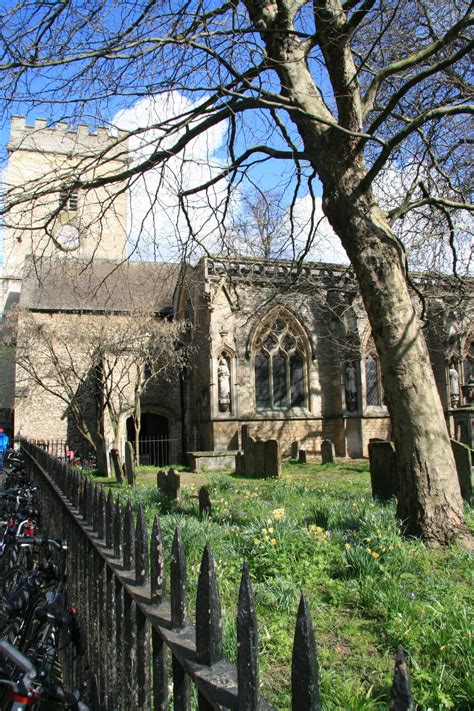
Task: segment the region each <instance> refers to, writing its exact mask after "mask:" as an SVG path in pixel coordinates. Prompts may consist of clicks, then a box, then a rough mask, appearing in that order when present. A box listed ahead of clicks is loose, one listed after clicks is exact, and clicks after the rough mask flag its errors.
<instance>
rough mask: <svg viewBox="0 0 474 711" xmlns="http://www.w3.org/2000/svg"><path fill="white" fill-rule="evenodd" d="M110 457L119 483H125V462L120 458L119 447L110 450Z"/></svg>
mask: <svg viewBox="0 0 474 711" xmlns="http://www.w3.org/2000/svg"><path fill="white" fill-rule="evenodd" d="M110 457H111V459H112V466H113V468H114V473H115V478H116V479H117V482H118V483H119V484H123V479H124V471H123V464H122V462H121V460H120V453H119V451H118V449H112V450H110Z"/></svg>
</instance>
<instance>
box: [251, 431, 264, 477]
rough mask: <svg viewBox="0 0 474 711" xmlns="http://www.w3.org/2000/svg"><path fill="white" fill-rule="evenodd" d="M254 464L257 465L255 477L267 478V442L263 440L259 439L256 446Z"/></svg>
mask: <svg viewBox="0 0 474 711" xmlns="http://www.w3.org/2000/svg"><path fill="white" fill-rule="evenodd" d="M254 452H255V456H254V463H255V472H254V474H255V476H256V477H257V479H264V478H265V442H264V441H263V439H257V441H256V442H255V445H254Z"/></svg>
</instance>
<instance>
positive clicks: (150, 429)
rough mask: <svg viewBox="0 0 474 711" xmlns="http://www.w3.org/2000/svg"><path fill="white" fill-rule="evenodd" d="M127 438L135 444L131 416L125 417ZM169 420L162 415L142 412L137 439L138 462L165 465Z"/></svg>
mask: <svg viewBox="0 0 474 711" xmlns="http://www.w3.org/2000/svg"><path fill="white" fill-rule="evenodd" d="M127 440H128V441H129V442H131V443H132V444H133V445H134V446H135V425H134V423H133V417H129V418H128V419H127ZM169 444H170V440H169V422H168V418H167V417H165V416H164V415H158V414H157V413H155V412H143V413H142V415H141V418H140V436H139V440H138V446H139V459H140V464H144V465H147V464H149V465H151V466H158V467H165V466H168V464H169Z"/></svg>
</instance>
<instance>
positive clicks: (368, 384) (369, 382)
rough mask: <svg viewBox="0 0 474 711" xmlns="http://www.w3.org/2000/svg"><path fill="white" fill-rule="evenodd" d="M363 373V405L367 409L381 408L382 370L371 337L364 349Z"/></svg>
mask: <svg viewBox="0 0 474 711" xmlns="http://www.w3.org/2000/svg"><path fill="white" fill-rule="evenodd" d="M364 371H365V404H366V406H367V407H381V406H382V405H383V404H384V391H383V382H382V368H381V364H380V358H379V355H378V353H377V351H376V349H375V344H374V341H373V338H372V337H370V338H369V340H368V342H367V344H366V347H365V356H364Z"/></svg>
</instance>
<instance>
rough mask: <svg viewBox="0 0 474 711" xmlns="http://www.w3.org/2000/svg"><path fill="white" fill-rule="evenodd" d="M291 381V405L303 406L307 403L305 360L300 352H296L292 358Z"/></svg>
mask: <svg viewBox="0 0 474 711" xmlns="http://www.w3.org/2000/svg"><path fill="white" fill-rule="evenodd" d="M290 383H291V406H292V407H301V406H303V405H304V404H305V393H304V360H303V358H302V356H301V354H300V353H294V354H293V355H292V356H291V358H290Z"/></svg>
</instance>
